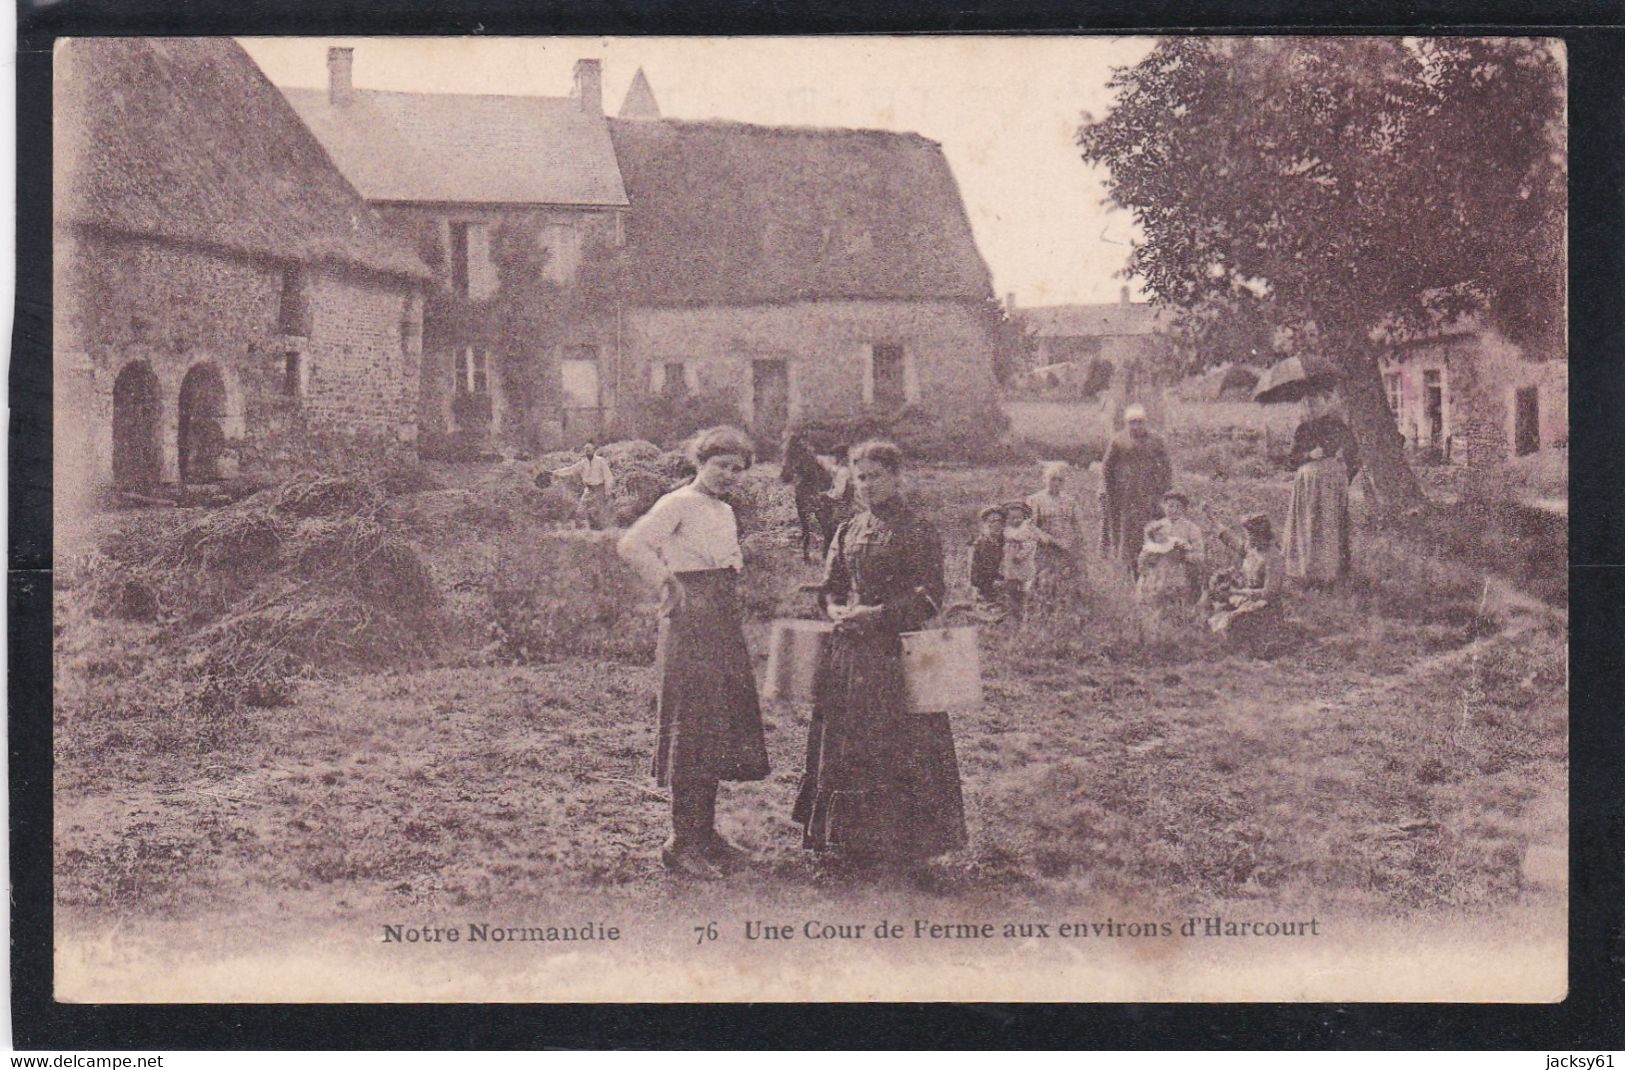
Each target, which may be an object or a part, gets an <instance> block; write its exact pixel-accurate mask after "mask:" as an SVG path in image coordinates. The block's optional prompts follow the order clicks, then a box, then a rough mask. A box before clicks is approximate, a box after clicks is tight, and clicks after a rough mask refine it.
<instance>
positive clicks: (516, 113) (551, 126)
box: [282, 88, 626, 206]
mask: <svg viewBox="0 0 1625 1070" xmlns="http://www.w3.org/2000/svg"><path fill="white" fill-rule="evenodd" d="M282 92H283V93H284V94H285V95H286V96H287V98H288V102H289V103H290V104H292V105H293V108H294V110H295V111H297V112H298V113H299V116H300V118H302V119H304V121H305V123H306V125H308V126H309V127H310V129H311V131H312V132H313V133H314V134H315V135H316V138H317V140H319V141H320V142H321V143H322V145H323V147H324V148H326V149H327V152H328V155H330V156H332V158H333V162H334V163H335V164H337V165H338V168H339V170H340V171H342V172H344V175H345V177H346V178H348V179H349V180H350V182H351V183H353V184H354V185H355V187H356V189H358V190H360V191H361V194H362V196H364V197H366V198H367V199H368V200H370V201H413V202H431V203H480V204H558V205H601V206H624V205H625V204H626V190H625V188H624V187H623V186H622V185H621V175H620V170H619V169H618V168H617V167H616V166H615V151H614V149H613V147H612V146H611V145H610V141H609V131H608V130H607V129H606V127H605V120H604V118H603V116H601V115H591V114H588V113H586V112H583V111H582V110H581V108H580V106H579V105H578V104H577V102H576V101H574V100H572V99H569V98H566V97H527V96H488V95H476V94H465V93H388V92H380V91H376V90H367V89H357V90H354V91H353V93H352V94H351V98H350V99H349V100H348V101H347V102H345V103H342V104H334V103H332V101H331V100H330V99H329V96H328V92H327V90H325V89H294V88H284V89H283V90H282Z"/></svg>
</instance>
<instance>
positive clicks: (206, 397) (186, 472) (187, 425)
mask: <svg viewBox="0 0 1625 1070" xmlns="http://www.w3.org/2000/svg"><path fill="white" fill-rule="evenodd" d="M176 415H177V416H178V417H179V424H180V427H179V431H180V434H179V436H178V440H177V444H178V445H179V447H180V451H179V452H180V469H181V482H182V483H209V482H212V481H214V480H216V479H219V478H220V455H221V454H222V453H224V452H225V450H226V428H225V422H226V383H225V380H224V379H222V378H221V377H220V369H219V368H216V367H215V366H214V365H213V364H199V365H196V366H194V367H193V368H192V370H191V371H189V372H187V373H186V378H184V379H182V380H181V400H180V408H179V410H178V412H177V414H176Z"/></svg>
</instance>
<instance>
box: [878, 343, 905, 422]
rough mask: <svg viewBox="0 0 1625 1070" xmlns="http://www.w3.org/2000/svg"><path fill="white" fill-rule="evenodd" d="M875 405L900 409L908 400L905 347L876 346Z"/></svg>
mask: <svg viewBox="0 0 1625 1070" xmlns="http://www.w3.org/2000/svg"><path fill="white" fill-rule="evenodd" d="M874 374H875V394H874V398H875V404H876V405H878V406H880V407H881V408H889V409H900V408H902V407H903V402H904V401H905V400H906V396H905V392H904V386H903V347H902V346H890V345H885V346H875V347H874Z"/></svg>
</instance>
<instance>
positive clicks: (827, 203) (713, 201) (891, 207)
mask: <svg viewBox="0 0 1625 1070" xmlns="http://www.w3.org/2000/svg"><path fill="white" fill-rule="evenodd" d="M351 70H352V59H351V57H350V55H349V52H348V50H342V49H335V50H333V51H332V52H331V53H330V56H329V72H330V85H329V87H328V89H327V90H326V91H320V90H301V89H286V90H284V92H285V93H286V94H287V97H288V100H289V101H290V103H291V104H292V105H293V107H294V109H295V110H296V111H297V112H298V113H299V114H300V115H301V116H302V117H303V118H304V119H305V121H306V122H307V123H308V124H309V125H310V128H311V130H312V132H313V133H314V134H315V135H316V137H317V138H318V139H319V140H320V141H321V142H322V144H323V145H324V146H325V147H326V148H327V150H328V152H329V154H330V155H331V157H332V158H333V161H334V163H335V164H336V165H337V166H338V167H339V169H340V170H341V171H343V172H344V173H345V175H346V176H347V177H348V178H349V179H350V181H351V182H352V183H353V184H354V185H355V186H356V187H357V188H358V189H359V190H360V191H361V192H362V194H363V195H364V196H366V197H367V199H368V200H369V201H370V202H371V203H372V205H373V206H374V207H375V208H376V209H377V210H378V211H379V212H380V213H381V214H382V215H383V216H385V217H386V218H388V219H389V220H391V221H392V222H393V223H394V224H395V225H396V226H397V227H399V228H401V232H402V233H403V234H405V235H408V236H409V237H410V238H411V239H412V240H413V241H414V242H415V244H416V245H417V247H418V248H419V249H420V250H422V251H423V255H424V257H425V259H427V260H428V261H429V262H430V263H431V264H432V265H433V266H434V268H435V273H436V287H437V289H438V291H439V292H441V293H442V294H444V293H445V292H447V291H451V292H452V294H453V296H454V298H456V297H465V298H467V300H468V301H469V302H470V303H472V304H475V305H477V304H478V302H479V301H481V300H482V299H488V298H489V297H491V296H492V295H493V294H494V293H495V292H496V290H497V289H498V288H499V287H500V285H501V281H502V280H501V279H500V278H499V275H500V273H501V270H502V267H501V262H500V258H496V257H493V254H492V252H491V250H492V248H493V247H494V246H495V245H497V244H500V241H499V237H500V234H501V233H502V232H504V228H506V232H507V233H508V234H510V235H511V234H513V233H515V232H516V230H518V229H519V228H521V227H525V228H528V231H527V233H528V238H527V240H531V241H534V242H537V243H539V244H540V246H541V247H543V248H544V249H545V258H544V263H545V264H546V265H548V267H547V269H546V270H548V271H551V272H553V273H554V277H555V278H556V279H557V281H558V282H559V283H560V284H561V285H562V286H564V287H565V288H566V289H570V288H571V287H575V288H576V289H580V288H582V286H583V285H584V283H583V282H582V279H581V278H580V275H581V274H582V273H585V272H587V271H588V270H589V269H590V268H591V267H592V266H593V265H594V264H595V263H597V262H605V263H610V262H612V263H613V264H614V265H615V274H614V278H615V280H616V282H615V289H614V297H613V300H612V301H610V302H609V303H608V304H607V305H604V306H599V307H593V308H588V309H586V310H584V311H583V310H578V311H577V312H576V314H575V315H573V316H572V317H571V318H570V321H569V322H562V323H550V324H546V325H545V329H542V330H539V331H538V335H537V337H536V338H535V339H534V341H533V342H532V343H530V344H529V345H528V346H527V350H528V351H527V352H523V353H519V354H509V355H510V356H517V357H519V358H521V360H522V361H528V362H533V364H534V365H535V366H536V367H535V368H534V370H533V371H532V374H531V376H530V378H531V380H532V383H533V385H532V386H531V387H530V388H529V390H528V392H527V391H522V390H520V389H518V388H517V385H516V384H506V383H504V382H503V381H502V375H501V373H500V371H499V370H498V369H499V366H501V365H502V364H503V361H501V360H498V359H496V356H495V354H493V353H491V352H489V351H487V350H485V349H483V348H482V346H481V344H480V343H479V342H478V341H476V340H475V335H476V334H477V331H476V330H469V331H467V332H466V333H464V334H462V335H459V334H458V332H457V331H456V330H455V329H451V330H448V331H446V332H444V334H445V335H446V336H447V337H446V338H445V339H444V342H443V343H442V342H441V340H440V336H441V334H442V332H441V331H440V330H438V329H437V325H436V322H435V320H436V317H435V316H434V315H433V314H431V315H430V316H429V319H428V321H427V322H426V325H425V331H426V333H427V334H429V335H431V336H432V337H433V340H432V341H431V342H430V343H427V344H426V352H427V355H426V358H425V369H426V370H425V373H424V376H423V400H422V406H423V407H422V415H421V423H422V426H423V428H424V430H425V433H424V440H425V442H426V443H428V442H431V441H432V440H433V439H434V437H435V436H436V434H437V433H442V432H443V433H446V434H455V433H457V432H459V431H462V430H463V428H461V427H460V425H459V421H460V420H461V418H462V417H461V415H460V414H462V413H467V412H472V413H473V414H474V418H475V419H479V418H481V417H482V416H483V414H484V413H485V412H489V416H488V417H486V419H488V425H487V426H488V429H489V431H490V432H491V433H493V434H496V435H500V436H501V437H503V438H506V439H509V440H512V441H514V442H516V444H520V445H524V446H528V447H544V448H545V447H551V446H554V445H558V444H560V443H561V442H563V443H576V442H579V441H581V440H582V439H584V438H588V437H594V436H597V435H600V434H617V435H618V434H639V433H642V431H641V427H640V425H641V423H642V420H643V415H644V414H645V413H647V412H648V411H649V409H650V406H651V405H653V404H661V403H664V404H667V405H670V404H674V403H675V404H681V403H682V401H681V399H682V398H684V397H688V396H693V395H700V394H705V395H713V396H720V397H722V398H723V399H724V400H725V401H728V402H731V404H732V406H733V408H734V409H735V411H736V412H737V413H738V415H739V417H740V418H741V419H743V420H744V421H746V422H747V423H748V424H749V425H750V427H751V428H752V429H753V431H754V432H755V433H756V434H757V435H758V437H759V438H762V439H763V440H764V441H766V440H770V439H773V438H776V437H777V435H778V434H779V433H780V432H781V431H782V430H783V428H784V427H785V426H786V424H787V423H788V422H790V421H793V420H796V419H799V418H803V417H806V418H815V417H816V418H824V417H839V416H848V415H857V414H859V413H862V412H864V411H865V410H882V411H890V410H898V409H901V408H903V407H905V406H916V407H921V408H924V409H928V410H930V411H933V412H938V413H942V414H945V415H946V414H949V413H952V412H954V411H960V412H964V413H972V412H982V411H984V410H985V408H986V406H987V403H988V399H990V398H991V397H992V392H993V389H994V382H993V376H992V335H991V333H990V317H991V312H992V305H993V297H992V288H991V282H990V276H989V273H988V269H987V266H986V264H985V263H984V262H983V260H982V258H981V255H980V253H979V252H978V251H977V249H976V245H975V242H974V239H973V237H972V234H971V230H970V223H969V219H968V217H967V216H966V213H965V209H964V205H963V203H962V201H961V199H960V196H959V190H958V187H957V184H956V183H955V181H954V177H953V174H952V172H951V171H950V169H949V167H948V164H947V160H946V158H945V157H944V156H943V154H942V150H941V147H940V146H939V145H937V144H936V143H934V142H931V141H928V140H926V139H925V138H922V137H919V136H917V135H912V134H897V133H887V132H881V131H858V130H813V129H801V128H781V127H765V126H752V125H748V124H743V123H732V122H679V121H672V120H667V119H664V118H662V117H661V114H660V109H659V105H658V103H657V102H656V100H655V96H654V93H653V90H652V88H651V87H650V85H649V82H648V79H647V78H646V77H645V76H644V75H643V72H642V71H641V70H640V71H639V72H638V74H637V76H636V77H635V78H634V80H633V83H632V86H631V88H630V90H629V91H628V93H627V96H626V98H625V101H624V103H623V105H622V107H621V109H620V112H619V116H618V117H616V118H606V117H605V116H604V114H603V103H602V80H601V71H600V68H599V65H598V62H597V61H596V60H581V61H579V62H578V63H577V64H576V69H575V90H574V92H573V94H572V95H571V96H570V97H568V98H563V97H561V98H543V97H521V96H497V97H493V96H473V95H464V94H436V95H430V94H407V93H381V92H373V91H370V90H358V89H355V88H354V86H353V84H352V82H351ZM510 270H511V269H510ZM431 306H433V302H432V301H431ZM477 311H478V310H477V309H476V315H475V316H474V319H478V318H479V316H478V314H477ZM508 367H510V368H512V367H513V365H512V364H510V365H508ZM510 386H512V387H513V388H511V389H510ZM460 395H470V396H473V397H483V398H485V399H487V400H486V401H485V402H484V404H483V405H480V404H477V403H475V402H473V401H464V402H462V403H461V404H459V402H458V398H459V396H460Z"/></svg>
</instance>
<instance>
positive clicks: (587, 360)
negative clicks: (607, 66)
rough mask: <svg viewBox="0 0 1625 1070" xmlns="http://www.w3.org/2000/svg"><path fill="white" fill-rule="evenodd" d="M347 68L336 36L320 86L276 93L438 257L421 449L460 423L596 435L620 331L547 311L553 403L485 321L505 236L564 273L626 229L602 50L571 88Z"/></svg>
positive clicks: (609, 399) (612, 402)
mask: <svg viewBox="0 0 1625 1070" xmlns="http://www.w3.org/2000/svg"><path fill="white" fill-rule="evenodd" d="M353 68H354V54H353V50H351V49H348V48H333V49H330V50H329V51H328V86H327V88H326V89H325V90H324V89H296V88H287V89H284V90H283V93H284V94H285V95H286V97H287V99H288V102H289V103H290V104H291V105H292V106H293V108H294V110H295V111H296V112H297V113H298V114H299V116H300V118H302V119H303V120H304V121H305V123H306V124H307V125H308V126H309V128H310V130H311V132H312V133H313V134H315V136H316V138H317V140H318V141H320V142H321V144H322V146H323V147H324V148H325V149H326V150H327V153H328V155H329V156H331V157H332V159H333V162H334V164H335V165H337V167H338V168H339V170H340V171H342V172H343V173H344V175H345V177H347V178H348V179H349V180H350V182H351V183H352V184H353V185H354V186H355V187H356V189H358V190H359V191H360V192H361V194H362V196H364V197H365V198H366V199H367V200H368V202H369V203H371V205H372V206H373V207H374V208H375V209H376V210H377V212H378V213H379V214H380V215H381V216H383V217H384V219H386V220H387V221H388V222H389V223H390V225H391V226H393V227H394V228H395V229H396V231H397V233H399V234H401V235H402V236H404V237H405V238H407V239H408V240H409V241H410V242H411V243H412V244H413V245H414V247H415V248H417V249H418V250H419V251H420V252H421V254H422V255H423V257H424V259H425V260H426V261H427V262H428V263H429V264H430V265H431V266H432V267H433V269H434V276H435V277H434V287H435V293H436V296H437V297H438V299H439V300H438V301H432V302H431V306H432V307H431V313H430V315H429V317H428V322H427V323H426V324H425V332H426V335H427V340H426V344H425V358H424V371H423V377H422V383H423V391H422V399H421V409H420V412H419V422H420V426H421V428H422V435H423V442H424V445H425V447H427V450H428V451H430V452H432V451H433V450H434V449H435V448H436V447H437V446H438V445H443V444H444V443H445V442H446V441H447V440H448V439H449V438H451V437H453V436H460V437H461V438H462V439H464V440H468V441H474V442H480V441H484V440H486V439H487V438H488V437H489V436H491V435H499V436H508V435H512V436H516V437H521V438H524V437H535V436H540V437H542V438H544V439H545V438H550V437H558V436H560V435H567V436H568V437H576V438H579V437H588V436H592V435H595V434H598V433H599V432H600V430H601V429H602V426H603V424H604V422H605V419H606V416H607V414H608V413H610V412H613V411H614V409H615V407H616V404H617V401H618V397H617V394H616V389H615V387H616V379H615V377H614V375H613V374H612V370H613V367H614V353H613V350H612V347H613V332H612V330H610V329H609V328H606V326H605V325H604V324H603V323H602V322H601V321H599V320H596V319H593V320H590V321H588V322H581V323H568V324H566V323H560V324H553V325H550V326H551V327H553V328H554V330H551V331H550V332H549V334H550V335H554V336H555V337H550V338H546V339H543V338H538V339H537V341H536V344H535V351H533V352H530V353H526V354H523V356H524V357H527V358H528V359H529V360H531V361H533V362H535V363H537V364H539V365H542V366H544V368H545V371H546V373H547V374H546V375H544V377H543V381H542V383H541V384H540V385H541V393H542V394H543V395H544V396H547V397H550V398H551V399H552V402H553V403H552V404H550V405H548V406H546V409H547V411H546V412H541V411H532V409H533V406H530V405H527V404H526V399H525V397H524V395H523V392H522V391H521V390H519V389H518V384H512V383H507V382H505V381H504V379H503V369H504V367H505V366H510V365H507V364H506V363H505V362H504V361H503V360H500V359H498V353H497V351H496V344H495V342H494V340H493V339H492V338H491V333H490V330H489V327H490V321H491V318H492V315H493V313H492V311H491V308H490V302H491V299H492V298H493V297H494V296H496V293H497V290H498V288H499V286H500V284H501V281H502V280H501V278H500V271H501V258H500V256H499V255H498V254H499V248H500V247H502V245H503V243H504V242H510V243H511V242H514V241H524V242H528V243H530V244H531V245H532V247H533V250H534V251H535V252H536V253H537V254H538V255H539V257H540V262H541V264H542V268H541V271H542V273H543V274H544V276H545V277H546V278H547V279H548V280H549V281H551V282H554V283H556V284H558V285H560V286H562V287H568V286H569V285H570V284H571V283H573V282H574V281H575V279H576V276H577V273H578V271H579V270H580V268H581V265H582V262H583V259H584V258H585V257H588V256H590V255H592V253H593V252H594V251H595V250H597V249H600V248H604V247H610V248H613V247H617V246H619V244H620V242H621V240H622V229H621V228H622V225H623V221H624V217H625V215H626V211H627V197H626V190H625V188H624V187H623V186H622V183H621V175H620V171H619V169H618V167H617V166H616V161H615V153H614V149H613V147H612V146H611V143H610V135H609V127H608V124H607V122H606V120H605V118H604V108H603V84H602V72H601V70H600V67H599V64H598V61H597V60H582V61H580V62H578V63H577V64H576V68H575V88H574V91H573V92H572V94H571V95H570V96H569V97H539V96H502V95H476V94H465V93H394V92H380V91H376V90H370V89H357V88H356V87H355V85H354V81H353V78H352V72H353ZM437 311H438V312H439V315H437V314H436V312H437ZM560 334H562V337H556V336H557V335H560ZM606 334H608V335H609V336H610V337H609V338H608V339H606V338H605V335H606Z"/></svg>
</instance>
